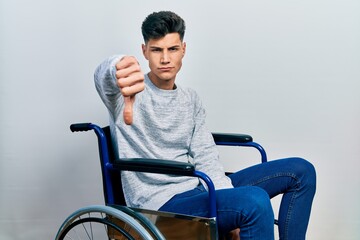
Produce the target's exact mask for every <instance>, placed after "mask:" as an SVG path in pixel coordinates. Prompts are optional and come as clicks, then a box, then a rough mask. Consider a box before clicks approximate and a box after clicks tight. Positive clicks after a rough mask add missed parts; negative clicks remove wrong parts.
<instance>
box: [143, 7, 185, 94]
mask: <svg viewBox="0 0 360 240" xmlns="http://www.w3.org/2000/svg"><path fill="white" fill-rule="evenodd" d="M142 32H143V36H144V40H145V44H143V45H142V51H143V54H144V57H145V58H146V59H147V60H148V62H149V67H150V72H149V74H148V76H149V78H150V80H151V81H152V82H153V83H154V84H155V85H156V86H157V87H158V88H160V89H164V90H171V89H174V88H176V85H175V78H176V75H177V73H178V72H179V71H180V69H181V66H182V59H183V57H184V55H185V50H186V44H185V42H183V38H184V33H185V23H184V20H183V19H182V18H180V17H179V16H178V15H176V14H175V13H173V12H169V11H163V12H158V13H152V14H150V15H149V16H148V17H147V18H146V19H145V21H144V22H143V25H142Z"/></svg>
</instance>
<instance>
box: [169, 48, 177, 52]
mask: <svg viewBox="0 0 360 240" xmlns="http://www.w3.org/2000/svg"><path fill="white" fill-rule="evenodd" d="M169 50H170V51H172V52H175V51H177V50H178V48H170V49H169Z"/></svg>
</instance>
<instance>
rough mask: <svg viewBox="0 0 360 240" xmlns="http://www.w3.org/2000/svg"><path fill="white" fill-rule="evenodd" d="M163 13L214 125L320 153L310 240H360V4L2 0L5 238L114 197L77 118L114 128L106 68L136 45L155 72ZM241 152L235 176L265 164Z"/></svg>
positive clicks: (50, 232) (353, 0)
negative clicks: (102, 80) (181, 41)
mask: <svg viewBox="0 0 360 240" xmlns="http://www.w3.org/2000/svg"><path fill="white" fill-rule="evenodd" d="M158 10H173V11H175V12H177V13H178V14H179V15H181V16H182V17H183V18H184V19H185V20H186V23H187V32H186V36H185V41H186V42H187V54H186V56H185V59H184V64H183V69H182V72H181V74H180V75H179V76H178V79H177V83H178V84H180V85H184V86H191V87H192V88H194V89H195V90H196V91H197V92H198V93H199V95H200V96H201V98H202V100H203V103H204V105H205V106H206V109H207V114H208V118H207V124H208V127H209V129H210V130H211V131H217V132H241V133H249V134H251V135H252V136H253V137H254V139H255V140H256V141H257V142H260V143H261V144H262V145H263V146H264V147H265V149H266V150H267V152H268V156H269V158H270V159H276V158H283V157H288V156H301V157H304V158H306V159H308V160H309V161H311V162H312V163H313V164H314V165H315V167H316V169H317V173H318V185H317V194H316V197H315V200H314V205H313V211H312V216H311V220H310V226H309V230H308V235H307V236H308V238H307V239H328V240H331V239H342V240H345V239H353V240H356V239H359V237H360V234H359V230H358V228H359V226H360V207H359V200H360V187H359V184H360V180H359V179H360V178H359V169H360V168H359V166H360V161H359V160H360V159H359V158H360V157H359V156H360V125H359V122H360V81H359V80H360V44H359V43H360V14H359V13H360V2H359V1H357V0H312V1H309V0H305V1H285V0H275V1H264V0H254V1H244V0H240V1H235V0H234V1H205V0H197V1H190V0H184V1H165V0H162V1H160V0H156V1H137V0H134V1H120V0H108V1H85V0H77V1H73V0H62V1H56V0H54V1H45V0H34V1H25V0H8V1H6V0H0V128H1V129H0V131H1V133H0V137H1V138H0V239H5V240H7V239H19V240H20V239H52V238H54V236H55V234H56V231H57V229H58V228H59V226H60V224H61V223H62V221H64V220H65V218H66V217H67V216H68V215H69V214H70V213H71V212H73V211H75V210H77V209H78V208H80V207H84V206H87V205H92V204H103V196H102V184H101V176H100V169H99V163H98V152H97V143H96V137H95V135H94V134H93V133H91V132H89V133H77V134H73V133H71V132H70V130H69V125H70V124H71V123H73V122H94V123H97V124H99V125H107V122H108V116H107V111H106V109H105V107H104V106H103V105H102V103H101V101H100V98H99V97H98V96H97V93H96V91H95V88H94V84H93V72H94V69H95V67H96V66H97V64H99V63H100V62H101V61H102V60H103V59H105V58H106V57H108V56H110V55H112V54H116V53H124V54H130V55H134V56H136V57H138V58H139V60H140V64H141V65H142V66H143V69H144V70H145V71H147V69H148V68H147V63H146V62H145V61H144V59H143V57H142V53H141V48H140V46H141V43H142V37H141V32H140V25H141V23H142V21H143V19H144V18H145V16H146V15H148V14H149V13H151V12H153V11H158ZM234 154H235V155H234ZM236 154H237V155H236ZM229 158H232V159H230V160H231V162H230V163H229V162H227V163H226V164H225V165H226V167H227V168H231V169H233V170H236V169H239V168H241V167H244V166H243V165H246V164H250V162H252V163H255V162H256V161H258V160H257V159H255V158H258V155H257V153H256V152H254V151H252V150H249V149H245V150H244V151H242V150H239V149H235V150H228V149H225V150H224V152H223V151H222V159H227V160H229ZM253 159H254V160H253ZM278 202H279V200H276V199H275V200H274V208H275V209H276V205H277V204H278Z"/></svg>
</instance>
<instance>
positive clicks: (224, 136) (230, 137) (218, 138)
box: [212, 133, 253, 143]
mask: <svg viewBox="0 0 360 240" xmlns="http://www.w3.org/2000/svg"><path fill="white" fill-rule="evenodd" d="M212 135H213V137H214V141H215V143H226V142H231V143H248V142H252V141H253V138H252V137H251V136H250V135H247V134H233V133H212Z"/></svg>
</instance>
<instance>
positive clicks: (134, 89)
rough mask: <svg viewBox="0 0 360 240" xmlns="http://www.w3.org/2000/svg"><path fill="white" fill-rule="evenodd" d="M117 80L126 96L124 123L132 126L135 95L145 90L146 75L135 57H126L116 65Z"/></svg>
mask: <svg viewBox="0 0 360 240" xmlns="http://www.w3.org/2000/svg"><path fill="white" fill-rule="evenodd" d="M115 67H116V79H117V85H118V86H119V88H120V90H121V93H122V95H123V96H124V104H125V108H124V121H125V123H126V124H128V125H130V124H132V122H133V103H134V101H135V94H137V93H139V92H141V91H142V90H144V88H145V83H144V74H143V72H142V71H141V68H140V65H139V63H138V61H137V60H136V58H135V57H131V56H125V57H123V58H122V59H121V60H120V61H119V62H118V63H116V65H115Z"/></svg>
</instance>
